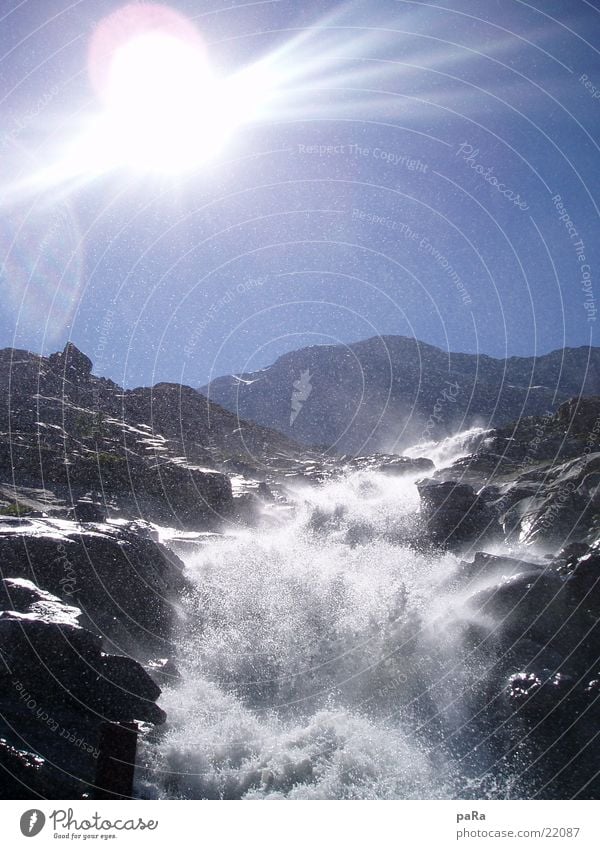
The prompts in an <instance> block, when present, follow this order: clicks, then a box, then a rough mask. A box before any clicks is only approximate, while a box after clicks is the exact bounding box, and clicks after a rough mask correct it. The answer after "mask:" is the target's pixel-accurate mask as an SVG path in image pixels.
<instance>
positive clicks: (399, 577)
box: [138, 439, 513, 799]
mask: <svg viewBox="0 0 600 849" xmlns="http://www.w3.org/2000/svg"><path fill="white" fill-rule="evenodd" d="M464 441H465V440H464V439H463V443H464ZM417 511H418V496H417V491H416V487H415V485H414V478H407V477H404V478H393V477H390V476H387V475H382V474H379V473H377V472H373V471H361V472H357V473H352V474H348V475H347V476H346V477H344V478H343V479H341V480H336V481H332V482H330V483H327V484H324V485H322V486H320V487H315V488H314V489H307V488H304V489H302V491H301V492H298V493H297V495H296V501H295V505H294V510H293V511H292V512H291V515H290V513H289V511H288V513H287V514H286V515H285V517H282V519H281V521H280V522H279V523H278V524H276V525H275V526H273V525H274V523H273V521H270V522H269V523H268V526H265V527H263V528H256V529H252V530H244V531H240V532H239V533H236V534H233V535H224V536H222V537H221V538H217V539H214V540H213V541H211V542H210V543H209V544H208V545H206V546H205V547H202V548H198V550H197V551H196V553H195V554H193V555H190V556H188V558H187V564H186V565H187V575H188V577H189V579H190V580H191V582H192V584H193V587H194V590H193V592H191V593H189V595H188V597H187V598H186V599H185V602H184V605H185V608H186V614H187V615H186V621H185V623H184V624H182V626H181V628H180V632H179V634H178V635H177V637H176V641H177V646H178V660H177V663H178V666H179V668H180V671H181V673H182V682H181V683H179V684H177V685H174V686H171V687H167V688H166V689H165V690H164V692H163V696H162V698H161V702H160V704H161V705H162V707H163V708H164V709H165V710H166V711H167V714H168V717H169V720H168V724H167V727H166V728H165V729H164V730H161V731H160V732H155V733H154V737H153V738H152V737H150V738H148V739H147V740H146V742H145V744H144V747H143V752H142V758H141V759H142V760H143V761H144V763H145V768H144V769H143V770H140V774H139V777H138V792H139V794H140V795H142V796H145V797H162V798H164V797H169V798H171V797H172V798H206V799H218V798H225V799H233V798H303V799H310V798H314V799H352V798H360V799H395V798H421V799H423V798H424V799H428V798H465V797H468V796H469V795H471V796H475V797H481V796H486V795H489V796H490V797H492V798H498V797H501V796H503V795H508V794H509V793H510V787H511V786H512V783H513V779H512V778H511V776H510V774H509V771H507V770H506V769H505V770H504V771H503V770H499V769H496V770H495V771H494V773H493V777H490V775H488V774H487V772H486V770H487V764H488V763H493V762H494V753H493V751H490V752H488V751H487V750H486V744H485V742H482V743H481V744H480V745H478V746H475V742H474V738H473V727H472V723H471V717H472V715H473V714H475V713H476V712H477V711H476V707H475V706H474V704H473V698H474V696H473V685H474V683H476V682H481V681H483V682H484V683H485V680H486V674H487V669H488V666H489V665H490V664H491V660H490V657H488V656H484V655H482V653H481V651H474V650H473V646H472V641H470V636H471V635H472V633H473V628H474V627H476V628H478V629H483V630H484V631H485V629H486V628H490V627H491V626H490V623H488V622H486V621H484V620H481V621H477V620H478V617H477V616H476V615H475V614H473V613H472V612H471V613H469V611H468V605H466V602H467V601H468V598H469V595H470V594H471V593H472V592H474V591H475V589H478V587H475V586H474V584H473V578H472V577H471V578H470V579H469V580H468V581H466V580H463V579H461V567H460V561H459V560H458V558H456V557H455V556H454V555H452V554H450V553H439V552H438V553H423V552H419V551H417V550H415V549H414V548H411V547H410V545H408V544H406V543H405V542H404V541H403V540H404V539H405V537H406V534H407V531H408V529H410V526H411V523H413V522H415V521H416V520H417ZM484 737H485V735H484V734H483V731H482V739H484Z"/></svg>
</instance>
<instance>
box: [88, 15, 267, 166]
mask: <svg viewBox="0 0 600 849" xmlns="http://www.w3.org/2000/svg"><path fill="white" fill-rule="evenodd" d="M90 73H91V76H92V82H93V84H94V87H95V88H96V92H97V94H98V96H99V98H100V100H101V102H102V106H103V109H102V112H101V114H100V115H99V116H98V117H97V119H96V120H95V121H94V122H93V125H92V126H90V127H89V130H88V132H87V133H86V135H85V137H84V138H82V139H81V140H80V145H79V151H78V156H79V157H80V158H81V160H82V163H83V164H82V167H89V168H93V167H94V163H95V167H96V170H99V171H102V170H107V169H110V168H114V167H127V168H129V169H134V170H137V171H142V172H146V173H148V172H149V173H156V174H162V175H169V174H171V175H175V174H180V173H184V172H187V171H190V170H194V169H196V168H199V167H201V166H202V165H204V164H205V163H206V162H207V161H209V160H210V159H212V158H214V157H215V156H216V155H218V154H219V153H220V152H221V151H222V150H223V148H224V146H225V145H226V143H227V141H228V140H229V139H230V137H231V135H232V134H233V132H234V131H235V130H236V129H237V128H238V127H239V126H240V125H241V124H242V123H244V122H246V121H249V120H252V119H254V118H256V117H257V115H258V111H259V104H260V102H261V100H262V99H263V98H264V97H265V95H266V92H267V88H268V86H267V81H266V79H265V77H264V74H262V75H261V73H260V72H259V69H258V67H255V68H247V69H244V71H243V72H240V73H238V74H235V75H233V76H229V77H220V76H219V75H217V74H216V73H215V71H214V70H213V68H212V67H211V65H210V62H209V59H208V55H207V52H206V50H205V48H204V45H203V43H202V41H201V39H200V36H199V34H198V32H197V31H196V29H195V28H194V27H193V26H192V25H191V23H190V22H189V21H188V20H187V19H185V18H183V17H182V16H181V15H179V14H178V13H176V12H174V11H173V10H172V9H169V8H167V7H164V6H158V5H153V4H139V5H138V4H133V5H130V6H126V7H123V8H122V9H121V10H119V11H118V12H117V13H113V15H111V16H109V18H108V19H106V22H105V23H104V24H103V25H102V26H101V27H100V29H99V32H98V33H97V34H96V37H95V39H94V42H93V44H92V49H91V57H90Z"/></svg>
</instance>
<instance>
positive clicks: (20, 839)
mask: <svg viewBox="0 0 600 849" xmlns="http://www.w3.org/2000/svg"><path fill="white" fill-rule="evenodd" d="M599 814H600V803H599V802H596V801H575V802H566V801H565V802H563V801H535V802H527V801H494V802H472V801H469V802H456V801H440V802H438V801H436V802H428V801H398V802H377V801H362V802H361V801H357V802H329V801H314V802H313V801H310V802H308V801H307V802H301V801H279V802H273V801H272V802H219V801H216V802H215V801H201V802H190V801H185V802H183V801H181V802H178V801H132V802H87V801H84V802H69V801H65V802H61V801H52V802H45V801H42V800H40V801H39V802H32V801H24V802H14V801H6V802H0V829H1V831H0V833H1V834H2V845H4V846H10V847H13V846H20V845H26V843H27V841H29V840H35V841H36V842H35V843H34V844H33V845H37V846H40V847H41V846H43V845H47V844H48V843H49V842H52V843H53V845H55V846H56V845H59V844H58V841H63V845H64V843H66V841H71V842H73V841H75V842H78V843H85V844H88V845H89V844H90V842H95V843H96V845H98V844H100V843H101V844H103V845H105V844H106V843H109V842H110V843H111V844H112V843H113V841H119V842H118V844H117V843H114V845H115V846H117V845H118V846H119V847H126V846H134V845H138V846H141V845H144V846H161V847H164V846H165V845H166V844H167V842H173V843H177V844H178V845H179V846H181V847H187V846H190V847H192V846H193V847H197V846H203V845H206V846H210V847H211V849H213V847H214V849H216V847H225V849H227V848H228V847H230V846H231V847H244V849H254V847H257V849H259V848H260V849H271V847H273V849H275V847H277V849H280V847H286V849H288V848H289V847H291V849H293V848H294V847H302V849H305V847H307V846H310V847H315V849H320V847H330V846H331V847H344V849H346V847H347V849H353V847H361V849H364V847H366V846H385V847H396V846H397V847H405V846H409V847H413V846H423V845H424V846H435V847H444V846H465V847H478V846H511V847H514V849H517V847H520V846H523V847H526V846H529V847H533V846H547V847H561V846H566V847H573V849H583V847H586V849H587V847H594V848H596V847H598V846H599V845H600V835H599V827H598V825H599V823H598V817H599ZM29 845H31V844H29Z"/></svg>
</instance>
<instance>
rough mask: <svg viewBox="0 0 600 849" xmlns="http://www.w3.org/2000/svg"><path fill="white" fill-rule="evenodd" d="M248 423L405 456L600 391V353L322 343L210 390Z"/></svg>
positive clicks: (349, 448)
mask: <svg viewBox="0 0 600 849" xmlns="http://www.w3.org/2000/svg"><path fill="white" fill-rule="evenodd" d="M200 391H201V392H202V393H204V394H205V395H206V396H207V397H208V398H209V399H210V400H211V401H212V402H215V403H217V404H220V405H222V406H223V407H225V408H226V409H228V410H231V411H232V412H233V413H235V414H236V415H239V416H240V417H241V418H243V419H251V420H253V421H256V422H258V423H259V424H261V425H263V426H265V427H269V428H275V429H277V430H279V431H281V432H282V433H284V434H287V435H288V436H290V437H291V438H293V439H295V440H297V441H298V442H301V443H303V444H305V445H321V446H325V447H327V448H333V449H334V450H337V451H341V452H349V453H358V452H372V451H398V450H400V449H402V448H404V447H406V446H407V445H410V444H412V443H416V442H419V441H423V440H425V439H439V438H440V437H442V436H444V435H446V434H449V433H454V432H455V431H456V430H462V429H465V428H467V427H470V426H471V425H473V424H481V425H483V426H485V427H492V426H502V425H506V424H508V423H509V422H511V421H515V420H517V419H519V418H522V417H523V416H528V415H542V414H544V413H545V412H546V411H548V410H554V409H556V407H557V405H558V404H560V403H561V402H563V401H565V400H567V399H568V398H571V397H573V396H578V395H594V394H597V393H600V348H591V349H588V348H565V349H563V350H558V351H553V352H552V353H550V354H545V355H543V356H539V357H537V358H534V357H509V358H508V359H506V360H502V359H495V358H493V357H489V356H486V355H480V356H475V355H472V354H460V353H458V354H454V353H453V354H448V353H446V352H445V351H442V350H441V349H439V348H436V347H434V346H432V345H427V344H425V343H423V342H419V341H417V340H415V339H410V338H407V337H404V336H383V337H374V338H372V339H367V340H365V341H362V342H356V343H353V344H350V345H344V346H342V345H338V346H314V347H311V348H304V349H302V350H299V351H293V352H292V353H290V354H286V355H284V356H282V357H280V358H279V359H278V360H277V361H276V362H275V363H274V364H273V365H272V366H270V367H269V368H265V369H263V370H261V371H257V372H253V373H248V374H241V375H236V376H229V377H219V378H216V379H215V380H213V381H211V383H210V384H208V385H207V386H204V387H203V388H202V389H201V390H200Z"/></svg>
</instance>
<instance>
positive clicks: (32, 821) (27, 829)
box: [21, 808, 46, 837]
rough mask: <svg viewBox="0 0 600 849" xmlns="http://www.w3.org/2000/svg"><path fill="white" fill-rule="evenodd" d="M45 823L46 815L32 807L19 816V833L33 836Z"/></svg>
mask: <svg viewBox="0 0 600 849" xmlns="http://www.w3.org/2000/svg"><path fill="white" fill-rule="evenodd" d="M45 824H46V817H45V815H44V814H43V813H42V811H38V810H37V808H32V809H31V810H30V811H25V813H24V814H23V816H22V817H21V833H22V834H23V835H25V837H35V836H36V834H39V833H40V831H41V830H42V829H43V827H44V826H45Z"/></svg>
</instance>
